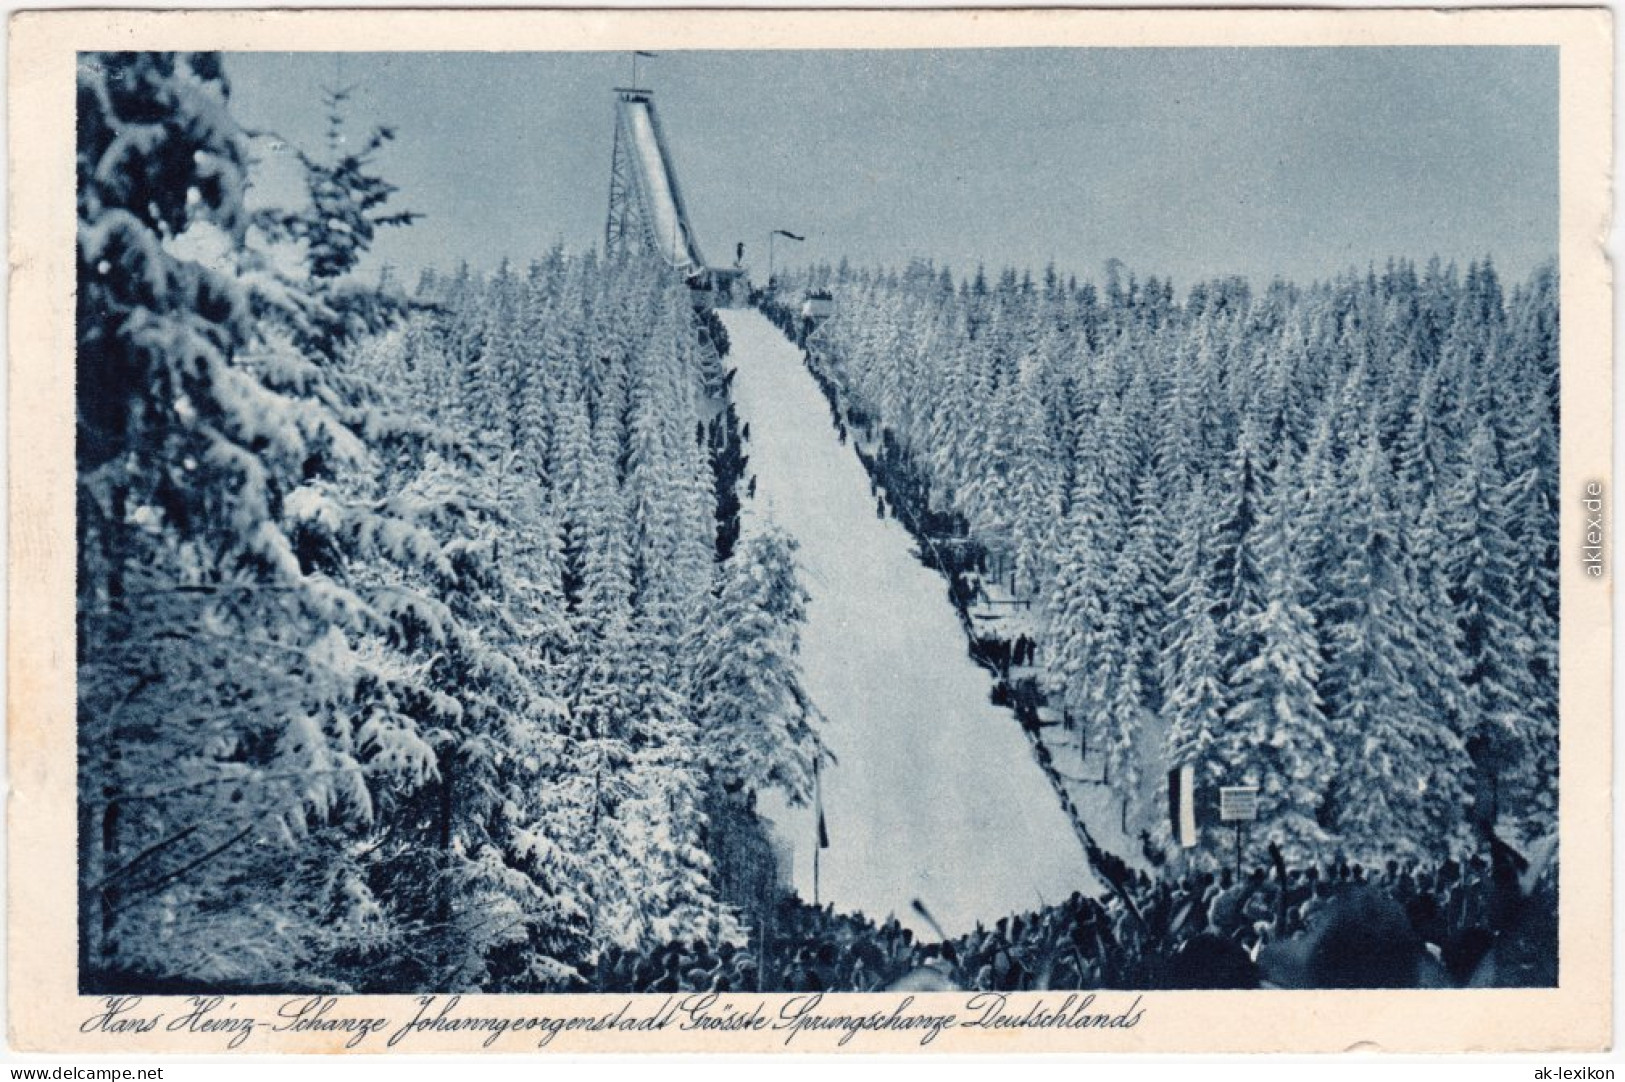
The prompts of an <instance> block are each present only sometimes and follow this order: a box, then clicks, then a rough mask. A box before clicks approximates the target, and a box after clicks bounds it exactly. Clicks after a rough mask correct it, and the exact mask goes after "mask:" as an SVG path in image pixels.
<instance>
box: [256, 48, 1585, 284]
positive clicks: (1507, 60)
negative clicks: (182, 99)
mask: <svg viewBox="0 0 1625 1082" xmlns="http://www.w3.org/2000/svg"><path fill="white" fill-rule="evenodd" d="M639 63H640V69H639V73H638V74H639V82H640V83H641V84H642V85H644V86H646V87H650V88H652V89H653V90H654V92H655V102H656V105H657V106H658V108H659V111H660V116H661V122H662V127H663V128H664V130H665V134H666V137H667V141H668V143H669V144H670V145H669V147H668V149H669V152H670V153H671V155H672V157H673V159H674V161H675V168H676V172H677V175H678V182H679V184H680V185H681V186H682V189H683V195H684V198H685V200H686V202H687V204H688V209H689V214H690V218H691V224H692V226H693V229H694V232H695V234H696V235H697V237H698V238H699V241H700V245H701V247H702V249H703V250H704V252H705V255H706V256H707V258H708V260H709V261H710V262H712V263H714V264H725V263H729V262H731V261H732V258H733V252H734V245H735V243H736V242H738V241H743V242H744V243H745V246H746V263H747V264H749V265H751V266H752V267H753V273H754V275H755V276H756V277H758V278H762V277H765V274H764V273H763V268H764V267H765V264H766V262H767V252H766V250H765V249H766V247H767V235H768V233H769V232H770V231H772V230H774V229H787V230H789V231H791V232H794V233H799V234H804V235H805V236H806V237H807V240H806V242H805V243H803V244H800V245H795V244H791V243H790V242H787V241H783V240H782V239H781V240H780V241H779V242H778V244H777V247H778V249H779V251H778V252H777V253H776V254H777V258H778V259H779V260H780V261H781V262H791V263H805V262H814V261H824V260H828V261H830V262H837V261H839V260H840V259H841V258H842V257H843V256H844V257H846V258H848V259H850V260H851V261H852V262H853V263H854V264H858V265H869V266H873V265H886V266H895V267H901V266H904V265H906V264H907V263H908V262H909V261H910V260H911V259H916V258H923V259H930V260H932V261H934V262H936V263H937V264H938V265H943V264H946V265H947V266H949V267H950V268H952V269H953V271H954V272H955V273H956V274H958V275H961V276H963V275H966V274H969V273H970V272H972V271H974V270H975V268H976V266H977V265H978V264H983V265H986V266H987V267H988V268H989V270H990V272H991V271H996V270H998V269H999V268H1002V267H1004V266H1014V267H1017V268H1030V269H1032V270H1033V271H1035V272H1037V271H1039V270H1041V269H1042V268H1043V267H1044V266H1045V265H1046V264H1047V263H1050V262H1051V261H1053V262H1054V263H1055V265H1056V266H1057V267H1058V268H1059V269H1060V270H1061V271H1062V272H1063V273H1072V274H1076V275H1078V276H1079V278H1080V279H1084V278H1090V279H1097V280H1098V279H1099V278H1100V277H1101V276H1102V268H1103V267H1104V266H1105V264H1106V262H1107V261H1108V260H1110V259H1114V258H1115V259H1120V260H1122V261H1123V262H1124V263H1125V264H1126V265H1127V266H1128V268H1129V269H1131V270H1132V271H1134V272H1136V273H1138V274H1139V275H1141V276H1142V277H1144V276H1147V275H1152V274H1155V275H1157V276H1158V277H1169V276H1171V277H1172V278H1173V280H1174V282H1175V285H1176V287H1178V288H1181V289H1183V288H1186V287H1188V286H1190V285H1191V284H1193V283H1194V282H1196V281H1198V280H1203V279H1207V278H1210V277H1215V276H1220V275H1231V274H1239V275H1243V276H1246V277H1248V278H1250V279H1252V280H1254V281H1256V282H1263V281H1267V280H1269V279H1271V278H1274V277H1283V278H1287V279H1291V280H1295V281H1298V282H1308V281H1310V280H1313V279H1317V278H1326V277H1329V276H1331V275H1334V274H1336V273H1339V272H1341V271H1343V270H1346V269H1349V268H1351V267H1352V268H1357V269H1361V270H1363V269H1365V268H1366V267H1367V266H1369V265H1372V264H1375V265H1377V266H1379V267H1380V266H1381V265H1382V264H1383V263H1384V262H1385V261H1386V260H1388V259H1389V258H1390V257H1409V258H1414V259H1417V260H1425V259H1427V258H1428V257H1430V256H1433V255H1439V256H1441V257H1443V258H1445V259H1446V260H1455V261H1457V262H1459V263H1462V264H1465V263H1466V262H1467V261H1468V260H1471V259H1475V258H1481V257H1483V256H1485V255H1489V256H1492V257H1493V258H1494V259H1495V262H1496V264H1497V266H1498V267H1499V268H1500V269H1501V271H1502V274H1503V276H1505V277H1507V278H1511V279H1518V278H1522V277H1523V276H1525V275H1526V274H1527V273H1528V272H1529V271H1530V270H1531V269H1533V268H1534V267H1535V266H1536V265H1538V264H1539V263H1541V262H1544V261H1546V260H1548V259H1554V258H1555V257H1556V253H1557V237H1558V175H1557V173H1558V170H1557V131H1558V128H1557V97H1558V95H1557V90H1558V84H1557V70H1558V69H1557V51H1556V50H1555V49H1553V48H1512V47H1482V46H1481V47H1468V48H1462V47H1451V48H1439V47H1405V48H1295V49H1272V48H1251V49H1178V50H1175V49H1004V50H994V49H988V50H936V51H902V50H876V51H865V50H839V51H782V52H762V51H758V52H662V53H661V54H660V55H659V56H658V57H656V58H654V59H652V60H650V59H646V60H642V61H640V62H639ZM227 64H228V71H229V72H230V74H231V76H232V86H233V94H232V102H233V108H234V111H235V112H236V114H237V116H238V118H239V119H240V120H241V121H242V122H243V123H244V124H245V125H246V126H247V127H249V128H250V129H252V130H256V131H264V132H270V133H275V135H277V136H279V137H280V138H282V139H284V140H287V141H290V142H292V143H293V144H294V145H298V146H303V147H306V148H308V149H311V150H313V151H315V150H319V149H320V148H321V146H322V145H323V131H324V129H325V125H326V120H325V109H324V107H323V104H322V89H323V87H324V86H325V87H330V86H335V85H342V86H347V87H353V88H354V89H353V94H352V97H351V99H350V102H349V106H348V114H349V116H348V127H349V130H350V132H351V133H352V136H353V137H355V138H359V137H361V136H363V135H364V134H365V132H366V130H367V129H369V128H370V127H371V126H373V125H375V124H389V125H391V126H393V127H394V128H395V130H396V134H397V138H396V140H395V142H394V143H392V144H391V145H390V146H389V147H388V149H387V150H386V151H385V152H384V153H383V154H382V155H381V156H380V158H379V160H378V165H377V169H378V171H379V172H380V173H381V174H383V175H384V176H385V177H386V178H388V179H389V180H391V181H392V182H394V183H395V184H397V185H398V186H399V188H400V194H399V197H398V202H397V204H396V205H398V206H399V207H400V208H402V209H410V210H415V211H419V212H421V213H422V214H423V216H424V217H423V218H422V220H420V221H419V222H418V223H416V224H415V225H413V226H412V227H410V228H408V229H399V230H391V231H388V232H387V233H385V234H384V235H383V236H382V237H381V238H380V240H379V241H378V243H377V245H376V248H375V252H374V259H373V264H372V265H373V266H374V267H377V266H379V265H382V264H384V263H388V264H391V265H393V266H395V267H397V268H399V269H400V270H401V272H402V273H403V274H405V275H413V274H415V272H416V270H418V269H420V268H422V267H425V266H433V267H439V268H446V269H449V268H452V267H455V266H456V265H457V263H458V262H460V261H463V260H466V261H468V262H469V264H470V265H472V266H474V267H476V268H480V269H490V268H494V267H495V266H496V265H497V264H498V263H499V262H500V261H501V260H502V259H503V258H504V257H507V258H510V259H512V260H514V261H516V262H519V263H524V262H527V261H528V260H530V259H532V258H534V257H536V256H538V255H540V254H541V253H543V252H544V251H545V250H546V249H547V248H549V247H551V246H552V245H553V244H555V243H557V242H560V241H562V242H563V243H564V244H565V245H566V246H567V247H569V248H571V249H572V250H582V249H585V248H587V247H590V246H593V245H599V244H601V243H602V236H603V228H604V218H605V214H606V210H607V203H608V194H609V168H610V158H611V151H612V145H613V136H614V111H613V99H612V96H611V88H612V87H615V86H624V85H626V84H627V82H628V81H629V80H630V78H631V59H630V57H629V56H628V54H625V53H396V54H382V53H349V54H343V55H342V56H341V55H339V54H332V53H328V54H321V53H298V54H290V53H236V54H230V55H229V57H228V60H227ZM256 145H257V146H258V147H260V148H261V151H262V153H263V154H264V156H265V163H264V165H263V166H262V168H261V170H260V175H261V177H262V180H261V190H262V192H264V193H275V192H278V191H280V188H279V185H285V184H286V178H287V177H289V176H290V175H291V172H290V171H289V169H288V168H287V166H286V161H287V155H288V153H289V152H288V151H287V150H280V151H279V150H277V149H276V143H275V142H274V141H273V140H269V139H265V140H260V141H258V142H257V144H256ZM279 178H280V179H279Z"/></svg>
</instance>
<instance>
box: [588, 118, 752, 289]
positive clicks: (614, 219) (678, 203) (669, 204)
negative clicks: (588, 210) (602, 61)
mask: <svg viewBox="0 0 1625 1082" xmlns="http://www.w3.org/2000/svg"><path fill="white" fill-rule="evenodd" d="M614 93H615V153H614V157H613V159H612V160H611V162H610V167H609V218H608V220H607V221H606V222H605V224H604V252H605V254H606V255H608V256H609V257H610V258H612V259H613V258H616V257H618V256H622V255H625V254H628V253H634V252H637V253H644V254H648V255H654V256H658V257H659V258H660V259H662V260H663V261H664V262H665V264H666V265H667V266H668V267H670V268H671V269H672V270H673V271H675V272H676V273H678V274H680V275H682V276H683V279H684V281H686V282H687V283H688V284H689V288H690V289H692V290H694V293H695V299H696V301H697V302H698V303H701V304H721V305H724V306H726V305H728V304H731V303H732V302H733V299H734V297H735V294H736V293H739V294H742V293H743V291H744V281H745V277H744V275H745V271H744V268H742V267H738V266H734V267H710V266H707V265H706V262H705V257H704V256H703V255H701V254H700V245H699V241H698V240H697V239H696V238H695V236H694V231H693V230H692V229H691V228H690V227H689V223H688V208H687V206H686V205H685V204H684V203H683V192H682V189H681V188H679V187H678V185H677V173H676V171H675V170H674V169H673V168H672V160H671V154H670V153H669V152H668V151H667V149H666V138H665V135H664V133H663V132H662V131H661V128H660V116H659V114H658V113H656V112H655V103H654V91H652V90H643V89H637V88H633V87H616V88H615V92H614Z"/></svg>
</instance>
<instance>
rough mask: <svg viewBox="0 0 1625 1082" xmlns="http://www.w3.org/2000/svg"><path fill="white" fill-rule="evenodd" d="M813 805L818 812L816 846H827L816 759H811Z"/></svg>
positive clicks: (822, 796) (822, 786) (822, 782)
mask: <svg viewBox="0 0 1625 1082" xmlns="http://www.w3.org/2000/svg"><path fill="white" fill-rule="evenodd" d="M813 806H814V808H815V809H816V810H817V813H818V848H820V849H828V848H829V827H828V826H826V825H825V824H824V779H823V777H822V776H821V775H820V773H819V770H818V760H817V759H816V758H814V759H813Z"/></svg>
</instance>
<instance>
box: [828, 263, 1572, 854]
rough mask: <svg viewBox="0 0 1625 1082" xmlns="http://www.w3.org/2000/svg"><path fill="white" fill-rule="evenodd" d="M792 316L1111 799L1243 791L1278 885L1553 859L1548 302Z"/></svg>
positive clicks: (1356, 294)
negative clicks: (1185, 778) (1016, 640)
mask: <svg viewBox="0 0 1625 1082" xmlns="http://www.w3.org/2000/svg"><path fill="white" fill-rule="evenodd" d="M800 284H803V285H807V286H811V287H813V288H820V289H828V290H830V291H831V292H832V293H833V295H834V298H835V304H834V308H835V315H834V316H833V317H832V318H831V319H830V320H829V322H828V323H826V324H825V325H823V326H822V327H820V328H819V329H818V331H817V333H816V335H815V336H814V337H813V338H812V339H811V340H810V341H809V343H808V349H809V354H810V357H811V362H812V363H813V364H814V366H815V368H816V369H817V370H818V371H819V372H820V373H821V375H822V377H823V378H824V379H825V380H826V381H827V382H828V383H829V385H831V386H832V387H833V388H835V389H836V393H838V395H839V397H840V399H841V401H842V402H843V404H844V408H845V409H846V410H847V411H848V412H849V414H850V415H851V416H853V417H855V418H857V419H859V420H860V421H861V423H862V424H863V425H864V426H865V427H866V428H867V430H868V431H869V432H870V433H872V434H874V435H875V436H876V438H877V441H878V443H879V445H880V448H881V450H880V452H879V453H880V454H881V456H882V457H883V458H885V459H886V460H887V462H886V466H887V467H888V469H889V470H890V472H891V474H892V476H893V477H894V478H900V481H898V482H894V486H893V487H894V488H897V489H899V490H900V491H904V492H907V491H910V490H912V491H913V494H914V497H915V498H914V501H913V502H914V503H915V504H916V509H915V512H914V513H915V516H916V519H917V520H918V521H920V522H921V523H926V522H935V523H936V524H937V527H936V528H937V529H938V531H939V532H941V533H947V534H952V533H956V532H958V533H964V534H966V535H967V536H968V537H969V538H970V539H971V540H973V541H975V542H977V547H978V549H980V550H981V551H983V552H984V553H986V552H989V551H991V552H992V553H995V554H997V555H998V556H999V557H1000V558H1001V560H1000V567H1001V569H1002V571H1003V574H1002V585H1003V586H1004V587H1006V588H1008V589H1009V591H1010V592H1012V593H1013V594H1014V595H1015V596H1016V597H1017V598H1018V599H1027V600H1030V601H1031V602H1033V603H1034V604H1035V606H1036V607H1037V608H1038V609H1039V610H1040V611H1041V612H1042V614H1043V616H1044V627H1045V632H1044V636H1043V638H1044V639H1045V652H1044V658H1043V661H1044V668H1045V670H1046V671H1047V673H1048V681H1049V684H1050V687H1049V688H1048V689H1047V690H1048V691H1049V692H1050V693H1051V694H1052V695H1054V696H1055V698H1056V699H1057V700H1058V701H1059V702H1061V703H1062V704H1064V706H1065V708H1066V710H1067V711H1068V713H1069V714H1070V715H1071V716H1072V717H1075V718H1077V719H1080V724H1081V726H1082V728H1083V730H1084V736H1085V739H1086V740H1088V741H1089V746H1093V747H1099V748H1102V749H1104V759H1105V764H1104V766H1105V771H1106V776H1107V777H1108V778H1114V779H1116V781H1115V788H1116V791H1117V792H1118V793H1119V794H1120V798H1121V799H1122V800H1124V801H1127V802H1129V803H1131V804H1133V803H1138V802H1145V803H1150V804H1156V803H1157V802H1161V807H1162V808H1163V809H1165V807H1166V789H1165V788H1163V778H1164V775H1165V773H1166V771H1167V770H1168V769H1170V768H1172V767H1175V766H1182V765H1192V766H1194V767H1195V768H1196V770H1197V772H1198V784H1203V783H1207V784H1210V785H1213V786H1217V785H1222V784H1232V785H1236V784H1253V785H1257V786H1259V787H1260V798H1259V799H1260V811H1259V817H1260V820H1261V822H1263V823H1267V824H1268V825H1269V829H1270V831H1271V832H1272V833H1273V835H1274V836H1275V837H1276V838H1277V839H1278V840H1279V841H1280V842H1281V844H1282V845H1283V846H1284V847H1285V848H1286V849H1287V850H1288V852H1289V853H1293V854H1295V855H1297V856H1300V857H1309V856H1313V855H1316V854H1321V853H1325V852H1327V851H1330V850H1333V849H1336V850H1338V851H1342V852H1347V853H1351V854H1355V855H1357V856H1365V857H1366V858H1368V859H1381V858H1386V857H1391V856H1393V855H1396V854H1400V855H1409V856H1413V857H1420V856H1424V855H1426V854H1430V853H1433V854H1436V853H1441V852H1448V851H1453V850H1459V849H1461V848H1463V847H1470V846H1471V844H1472V841H1473V839H1474V838H1475V836H1476V833H1475V831H1476V828H1478V827H1479V826H1489V827H1492V828H1493V827H1496V826H1497V825H1499V828H1500V829H1502V830H1508V831H1512V832H1515V833H1524V834H1526V835H1527V836H1531V837H1533V836H1539V835H1542V834H1544V833H1546V832H1548V831H1550V830H1551V829H1552V827H1553V825H1554V823H1555V818H1556V790H1557V746H1558V745H1557V732H1558V729H1557V626H1558V623H1557V622H1558V591H1557V568H1558V556H1557V465H1558V416H1557V403H1558V397H1557V385H1558V371H1559V370H1558V352H1557V341H1558V316H1557V292H1558V289H1557V276H1556V273H1555V270H1553V269H1552V268H1550V267H1547V268H1543V269H1541V270H1538V271H1537V272H1536V273H1535V274H1534V275H1533V276H1532V277H1531V279H1530V280H1529V281H1528V282H1524V283H1520V284H1517V285H1515V286H1512V287H1510V288H1509V287H1507V286H1505V285H1503V283H1502V282H1501V280H1500V278H1499V276H1498V275H1497V273H1496V271H1495V269H1494V266H1493V264H1492V263H1491V261H1489V260H1488V259H1486V260H1484V261H1482V262H1475V263H1473V264H1471V265H1470V266H1468V267H1467V268H1466V270H1465V271H1462V270H1460V269H1459V268H1457V267H1455V266H1453V265H1451V266H1441V265H1440V264H1439V263H1438V262H1437V261H1434V262H1432V263H1430V264H1428V265H1427V266H1425V267H1417V266H1415V265H1413V264H1411V263H1408V262H1393V263H1390V264H1389V265H1387V266H1386V267H1384V268H1383V269H1382V270H1380V271H1377V270H1375V269H1373V270H1371V271H1368V272H1366V273H1364V274H1353V273H1351V274H1348V275H1346V276H1343V277H1339V278H1337V279H1335V280H1333V281H1329V282H1326V283H1320V284H1315V285H1312V286H1308V287H1299V286H1295V285H1292V284H1289V283H1285V282H1280V281H1276V282H1273V283H1271V284H1269V285H1268V286H1267V287H1265V288H1263V289H1262V290H1255V289H1253V288H1251V287H1250V286H1249V284H1248V283H1246V282H1245V281H1241V280H1227V281H1216V282H1212V283H1205V284H1201V285H1198V286H1197V287H1195V288H1194V289H1192V290H1191V291H1190V292H1189V294H1188V295H1187V296H1186V297H1185V298H1184V299H1183V300H1182V301H1181V300H1179V299H1177V298H1176V297H1175V295H1174V290H1173V287H1172V285H1171V284H1169V283H1167V282H1165V281H1159V280H1158V279H1157V278H1155V277H1152V278H1148V279H1146V280H1144V281H1139V280H1137V279H1136V278H1135V277H1133V276H1132V275H1131V274H1129V273H1128V272H1127V271H1126V270H1124V269H1123V268H1122V267H1121V266H1120V265H1119V264H1115V263H1114V264H1112V265H1111V266H1109V267H1108V273H1107V277H1106V282H1105V284H1104V287H1103V288H1097V287H1096V286H1095V285H1092V284H1084V285H1081V286H1080V285H1079V284H1078V283H1077V282H1076V281H1071V280H1068V281H1062V280H1061V279H1060V278H1059V277H1058V276H1057V275H1056V274H1055V273H1054V271H1053V270H1051V271H1049V272H1048V273H1046V274H1045V275H1044V276H1043V279H1042V280H1041V281H1038V282H1035V281H1033V280H1032V279H1031V278H1030V277H1028V276H1021V277H1018V276H1017V274H1015V273H1014V272H1009V271H1007V272H1005V273H1004V274H1003V275H1002V276H1001V277H1000V278H999V279H998V280H997V281H996V282H989V281H988V280H987V278H986V276H985V275H984V274H983V273H982V272H980V271H978V272H977V274H976V276H975V277H974V278H973V279H970V280H966V281H960V282H957V283H956V282H955V280H954V278H953V276H952V275H951V274H949V273H948V272H947V271H946V270H936V269H933V268H932V267H930V266H928V265H924V264H919V265H915V266H913V267H911V268H910V269H909V270H907V271H906V272H904V273H902V274H900V275H899V274H897V273H895V272H884V273H871V272H862V271H854V270H852V269H851V268H849V267H847V266H845V265H843V266H841V267H839V268H835V269H832V268H830V267H827V266H824V267H818V268H814V269H812V270H810V271H808V272H806V273H805V274H804V275H803V276H802V278H801V279H800ZM924 532H925V533H929V530H926V531H924ZM976 570H979V571H982V572H986V571H987V570H988V567H987V560H986V559H985V558H983V559H982V560H980V561H979V563H978V566H977V568H976ZM1142 810H1151V809H1142ZM1159 821H1161V822H1163V823H1166V821H1167V818H1166V812H1165V810H1164V811H1162V813H1161V814H1160V819H1159ZM1165 833H1166V832H1164V834H1165Z"/></svg>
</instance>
